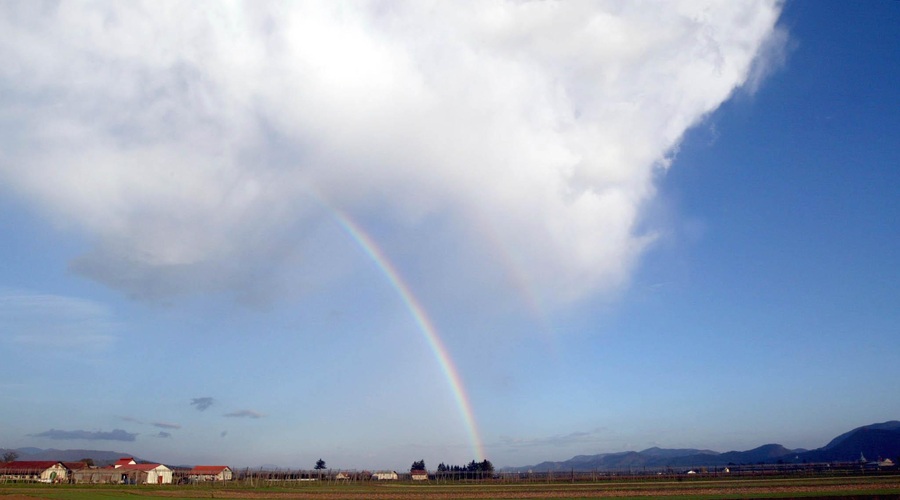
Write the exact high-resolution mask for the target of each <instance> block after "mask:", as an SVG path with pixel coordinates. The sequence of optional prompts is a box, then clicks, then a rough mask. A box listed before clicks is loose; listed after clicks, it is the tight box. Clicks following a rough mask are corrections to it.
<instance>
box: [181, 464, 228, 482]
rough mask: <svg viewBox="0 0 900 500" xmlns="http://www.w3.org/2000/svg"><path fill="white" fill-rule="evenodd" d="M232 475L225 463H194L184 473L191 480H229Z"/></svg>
mask: <svg viewBox="0 0 900 500" xmlns="http://www.w3.org/2000/svg"><path fill="white" fill-rule="evenodd" d="M232 475H233V473H232V471H231V467H228V466H227V465H195V466H194V468H193V469H191V470H189V471H188V472H187V474H186V476H187V477H188V479H191V480H193V481H231V478H232Z"/></svg>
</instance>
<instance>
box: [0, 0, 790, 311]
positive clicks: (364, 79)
mask: <svg viewBox="0 0 900 500" xmlns="http://www.w3.org/2000/svg"><path fill="white" fill-rule="evenodd" d="M779 10H780V6H779V4H777V3H773V2H759V1H755V0H754V1H750V2H738V1H725V2H702V1H700V2H674V1H672V2H659V3H655V4H646V3H633V2H577V1H576V2H501V1H489V2H469V3H466V2H463V3H447V2H422V1H416V2H388V3H385V2H352V3H342V2H321V3H311V2H309V3H307V2H296V3H286V4H284V3H281V4H265V3H260V2H247V3H224V2H223V3H184V2H146V3H142V2H127V3H122V2H115V3H114V2H110V3H104V2H100V3H69V2H64V3H59V4H57V3H39V2H25V1H22V2H5V3H3V5H2V6H0V55H2V59H3V61H4V64H3V65H2V66H0V129H2V131H3V133H2V134H0V137H2V139H0V144H2V147H0V179H2V183H3V184H5V185H7V186H8V188H9V189H10V192H13V193H15V194H16V196H19V197H22V198H24V199H25V200H27V201H28V202H29V203H32V204H34V206H36V207H39V208H40V209H41V210H43V211H44V213H45V214H47V215H48V216H49V217H52V219H53V220H54V221H56V223H58V224H59V225H61V226H66V227H75V228H78V230H80V231H83V232H84V234H87V235H88V236H89V237H90V238H91V240H92V241H93V248H92V250H90V251H89V252H87V253H86V254H84V255H82V256H80V257H78V258H77V259H76V260H75V261H74V262H73V264H72V266H73V269H75V270H76V271H77V272H80V273H82V274H84V275H86V276H88V277H90V278H92V279H95V280H98V281H100V282H103V283H106V284H108V285H110V286H114V287H117V288H119V289H122V290H123V291H125V292H127V293H129V294H132V295H135V296H141V297H157V298H158V297H167V296H170V295H173V294H179V293H191V292H197V291H208V290H214V291H229V292H234V293H237V294H241V293H247V294H250V295H252V294H254V293H255V291H256V290H258V289H266V288H268V287H269V286H270V285H271V284H272V283H271V282H272V281H273V280H275V278H274V276H277V275H278V274H279V270H280V268H281V267H285V266H287V267H289V266H292V265H295V264H296V262H297V260H296V259H295V257H296V256H295V255H294V252H293V250H292V249H294V248H296V247H297V245H299V244H300V243H301V242H305V244H307V245H310V244H312V243H310V242H308V241H306V240H305V238H307V235H308V234H310V233H311V232H312V231H313V228H314V227H315V224H316V221H317V220H318V219H319V217H321V216H322V214H323V211H322V208H321V207H322V205H323V204H324V205H329V206H331V207H334V208H337V209H339V210H341V211H344V212H347V213H349V214H351V215H356V216H360V217H364V218H366V217H367V218H370V219H374V220H378V223H379V225H380V226H382V227H388V228H396V229H393V230H388V231H385V235H390V236H398V237H405V236H408V235H409V234H412V233H413V232H415V233H417V234H421V233H424V234H430V232H434V236H435V238H437V239H439V240H441V241H456V242H467V241H482V242H484V241H486V242H487V243H485V244H483V245H478V244H475V245H470V246H467V244H465V243H460V244H459V246H460V248H463V247H465V248H469V251H470V252H472V253H470V254H469V255H468V257H467V258H469V257H471V256H472V255H474V256H475V257H476V259H475V263H474V264H472V265H474V266H476V267H477V266H478V265H479V263H478V262H479V258H478V257H481V258H482V260H481V262H482V263H481V264H480V265H483V266H484V267H485V268H487V267H489V266H490V262H489V261H491V260H493V261H502V262H504V263H505V264H506V265H507V267H508V268H510V269H512V270H513V271H510V273H509V274H511V275H517V276H519V277H520V278H521V279H523V280H525V281H527V282H528V283H529V284H530V286H532V287H534V288H535V289H537V290H539V291H540V293H541V294H542V295H543V296H544V297H545V298H547V297H552V298H553V300H558V301H565V300H570V299H574V298H578V297H582V296H584V295H585V294H588V293H592V292H595V291H604V290H611V289H615V288H616V287H619V286H620V285H622V284H623V283H624V282H626V281H627V278H628V275H629V272H630V271H631V269H632V268H633V266H634V264H635V262H636V260H637V259H638V257H639V256H640V255H641V252H642V251H643V250H644V249H645V247H646V246H647V244H648V242H649V241H651V240H652V238H653V234H652V233H647V232H643V233H642V232H640V231H639V230H638V224H639V222H640V217H641V209H642V207H643V206H644V205H645V204H646V202H647V201H648V200H650V199H651V198H652V197H653V195H654V184H653V183H654V176H655V174H656V172H658V171H660V170H662V169H665V168H666V166H667V164H668V159H667V155H668V154H670V152H671V151H672V150H673V148H674V147H675V146H676V145H677V143H678V141H679V140H680V138H681V137H682V135H683V133H684V132H685V131H686V129H688V128H689V127H690V126H691V125H693V124H696V123H697V122H698V121H699V120H701V119H702V117H703V116H705V115H706V114H707V113H709V112H710V111H712V110H714V109H715V108H716V107H718V106H719V105H720V104H721V103H722V102H723V101H724V100H726V99H727V98H728V97H729V96H730V95H731V93H732V92H733V91H734V89H735V88H737V87H739V86H740V85H742V84H743V83H744V82H745V81H747V79H748V77H749V76H748V75H750V74H751V68H752V67H753V64H754V61H756V67H757V68H759V57H758V56H759V54H760V48H761V47H764V46H766V44H767V41H770V40H772V39H773V36H772V35H773V33H774V30H775V22H776V20H777V17H778V14H779ZM769 45H771V44H769ZM435 221H440V222H439V223H436V222H435ZM386 237H387V236H386ZM488 248H490V249H492V251H493V252H495V253H491V252H488V251H486V250H485V249H488ZM414 250H415V249H413V251H414ZM453 253H454V252H453V249H449V248H448V249H446V250H445V251H443V252H428V253H427V255H425V254H424V253H423V255H419V256H417V257H418V258H420V259H423V260H424V261H434V262H433V263H434V264H435V265H434V266H431V267H430V268H432V269H441V268H443V266H442V265H441V264H446V263H447V262H450V264H447V267H453V266H454V265H458V264H460V263H459V262H453V261H454V257H453ZM497 255H500V257H498V256H497ZM450 276H457V275H456V274H453V273H450ZM458 276H460V278H459V279H465V277H466V276H469V275H467V274H465V273H463V274H459V275H458Z"/></svg>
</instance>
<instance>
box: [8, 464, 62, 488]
mask: <svg viewBox="0 0 900 500" xmlns="http://www.w3.org/2000/svg"><path fill="white" fill-rule="evenodd" d="M68 474H69V470H68V469H66V467H65V466H64V465H63V464H62V462H54V461H52V460H32V461H28V460H22V461H15V462H7V463H4V464H0V478H2V480H3V481H22V482H34V483H58V482H64V481H67V480H68Z"/></svg>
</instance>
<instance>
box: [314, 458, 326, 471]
mask: <svg viewBox="0 0 900 500" xmlns="http://www.w3.org/2000/svg"><path fill="white" fill-rule="evenodd" d="M324 468H325V461H324V460H322V459H321V458H320V459H318V460H316V470H322V469H324Z"/></svg>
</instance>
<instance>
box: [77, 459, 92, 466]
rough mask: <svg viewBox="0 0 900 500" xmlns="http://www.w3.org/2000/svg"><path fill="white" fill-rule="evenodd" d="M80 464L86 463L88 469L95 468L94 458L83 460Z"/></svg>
mask: <svg viewBox="0 0 900 500" xmlns="http://www.w3.org/2000/svg"><path fill="white" fill-rule="evenodd" d="M79 462H84V464H85V465H87V466H88V467H93V466H94V459H93V458H82V459H81V460H79Z"/></svg>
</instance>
